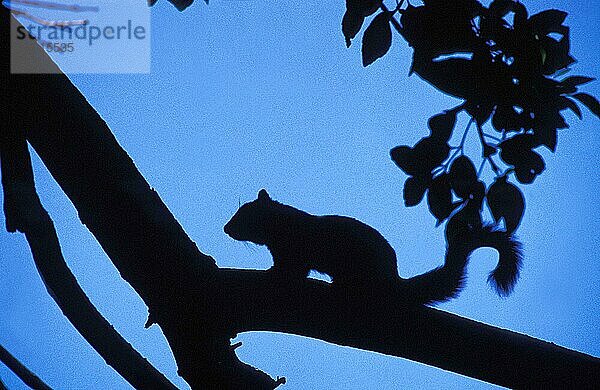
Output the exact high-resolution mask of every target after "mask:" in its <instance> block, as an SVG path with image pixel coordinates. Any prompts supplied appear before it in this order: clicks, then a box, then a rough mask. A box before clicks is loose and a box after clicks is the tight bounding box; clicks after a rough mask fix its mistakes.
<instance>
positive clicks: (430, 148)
mask: <svg viewBox="0 0 600 390" xmlns="http://www.w3.org/2000/svg"><path fill="white" fill-rule="evenodd" d="M413 152H414V158H415V162H416V164H417V170H418V172H420V174H426V173H429V172H431V170H432V169H433V168H435V167H437V166H439V165H440V164H441V163H442V162H443V161H444V160H445V159H446V157H448V153H450V147H449V146H448V144H447V143H445V142H442V141H440V140H438V139H436V138H433V137H425V138H421V140H420V141H419V142H417V144H416V145H415V147H414V148H413Z"/></svg>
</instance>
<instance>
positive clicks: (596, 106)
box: [573, 92, 600, 118]
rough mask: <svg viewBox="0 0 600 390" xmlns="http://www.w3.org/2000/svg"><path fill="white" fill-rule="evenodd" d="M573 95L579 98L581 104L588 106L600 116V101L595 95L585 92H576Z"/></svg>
mask: <svg viewBox="0 0 600 390" xmlns="http://www.w3.org/2000/svg"><path fill="white" fill-rule="evenodd" d="M573 97H574V98H575V99H577V100H579V101H580V102H581V104H583V105H584V106H586V107H587V108H588V110H590V111H591V112H592V113H593V114H594V115H596V116H597V117H598V118H600V103H598V100H597V99H596V98H595V97H593V96H592V95H589V94H587V93H583V92H580V93H576V94H575V95H573Z"/></svg>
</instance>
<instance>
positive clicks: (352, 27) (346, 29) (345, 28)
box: [342, 10, 365, 47]
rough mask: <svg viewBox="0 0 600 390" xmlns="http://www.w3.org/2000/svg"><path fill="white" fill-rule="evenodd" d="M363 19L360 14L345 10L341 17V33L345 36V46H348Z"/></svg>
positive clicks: (360, 26)
mask: <svg viewBox="0 0 600 390" xmlns="http://www.w3.org/2000/svg"><path fill="white" fill-rule="evenodd" d="M364 21H365V17H364V16H362V15H361V14H358V13H355V12H352V11H350V10H347V11H346V13H345V14H344V18H343V19H342V33H343V34H344V37H345V38H346V47H350V44H351V43H352V39H354V37H356V34H358V32H359V31H360V29H361V28H362V25H363V23H364Z"/></svg>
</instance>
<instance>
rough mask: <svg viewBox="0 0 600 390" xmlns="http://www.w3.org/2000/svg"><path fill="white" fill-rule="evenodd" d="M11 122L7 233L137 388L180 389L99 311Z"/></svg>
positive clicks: (6, 157)
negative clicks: (22, 242) (71, 262)
mask: <svg viewBox="0 0 600 390" xmlns="http://www.w3.org/2000/svg"><path fill="white" fill-rule="evenodd" d="M16 128H18V123H9V124H8V126H7V129H6V130H5V132H4V133H3V135H2V138H1V141H2V142H1V143H0V162H1V169H2V187H3V190H4V214H5V216H6V228H7V230H8V231H9V232H15V231H20V232H22V233H24V234H25V237H26V239H27V242H28V243H29V247H30V248H31V253H32V254H33V259H34V261H35V265H36V267H37V269H38V271H39V273H40V276H41V277H42V280H43V282H44V284H45V286H46V289H47V290H48V293H49V294H50V296H52V298H53V299H54V300H55V301H56V303H57V304H58V306H59V307H60V309H61V310H62V312H63V314H64V315H65V316H66V317H67V318H68V319H69V321H70V322H71V323H72V324H73V326H75V328H76V329H77V331H78V332H79V333H80V334H81V335H82V336H83V338H84V339H85V340H86V341H87V342H88V343H89V344H90V345H91V346H92V347H93V348H94V349H95V350H96V351H97V352H98V353H99V354H100V356H102V357H103V358H104V360H105V361H106V362H107V363H108V364H109V365H110V366H111V367H113V368H114V369H115V370H116V371H117V372H118V373H119V374H121V376H123V378H125V380H127V381H128V382H129V383H130V384H131V385H132V386H134V387H136V388H149V387H152V388H159V389H176V387H175V386H174V385H173V384H172V383H171V382H170V381H169V380H168V379H167V378H166V377H165V376H164V375H162V374H161V373H160V372H159V371H158V370H157V369H155V368H154V367H153V366H152V365H151V364H150V363H148V361H147V360H146V359H144V357H143V356H142V355H140V354H139V353H138V352H137V351H136V350H135V349H134V348H133V347H132V346H131V345H130V344H129V343H128V342H127V340H125V339H124V338H123V337H122V336H121V335H120V334H119V333H118V332H117V331H116V330H115V329H114V328H113V327H112V325H111V324H110V323H109V322H108V321H107V320H106V319H105V318H104V317H103V316H102V315H101V314H100V313H99V312H98V310H96V308H95V307H94V305H93V304H92V302H90V300H89V299H88V297H87V296H86V294H85V292H84V291H83V290H82V289H81V287H80V286H79V284H78V283H77V280H76V279H75V276H74V275H73V274H72V273H71V271H70V269H69V267H68V266H67V263H66V262H65V260H64V258H63V255H62V252H61V249H60V244H59V241H58V236H57V235H56V230H55V229H54V224H53V222H52V219H51V218H50V216H49V215H48V213H47V212H46V210H45V209H44V208H43V206H42V204H41V202H40V199H39V197H38V196H37V193H36V191H35V185H34V179H33V170H32V167H31V160H30V158H29V151H28V150H27V143H26V141H25V137H24V135H23V134H19V132H18V131H15V129H16Z"/></svg>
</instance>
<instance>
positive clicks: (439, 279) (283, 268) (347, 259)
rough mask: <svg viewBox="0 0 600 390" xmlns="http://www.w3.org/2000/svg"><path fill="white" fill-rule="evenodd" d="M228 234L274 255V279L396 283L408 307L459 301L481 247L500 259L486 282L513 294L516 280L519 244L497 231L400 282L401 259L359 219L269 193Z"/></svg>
mask: <svg viewBox="0 0 600 390" xmlns="http://www.w3.org/2000/svg"><path fill="white" fill-rule="evenodd" d="M224 231H225V233H226V234H228V235H229V236H230V237H231V238H233V239H235V240H238V241H249V242H252V243H255V244H258V245H264V246H266V247H267V248H268V249H269V251H270V252H271V255H272V256H273V267H272V268H271V270H270V271H271V272H273V273H276V274H278V275H280V276H281V277H287V278H306V277H307V276H308V273H309V271H310V270H315V271H318V272H321V273H325V274H327V275H329V276H330V277H331V279H332V284H333V285H336V286H345V287H349V288H351V287H353V286H373V287H381V286H383V285H389V284H390V283H393V285H394V286H396V287H397V288H401V289H402V292H403V296H405V297H406V300H407V301H410V302H412V303H415V304H430V303H435V302H442V301H446V300H448V299H450V298H453V297H455V296H456V295H457V294H458V293H459V292H460V290H461V288H462V286H463V284H464V278H465V268H466V265H467V262H468V258H469V255H470V253H471V252H472V251H474V250H475V249H477V248H480V247H484V246H487V247H492V248H494V249H496V250H497V251H498V253H499V261H498V265H497V266H496V268H495V269H494V270H493V271H492V272H491V273H490V277H489V278H488V280H489V281H490V282H491V284H492V285H493V286H494V287H495V288H496V291H497V292H498V294H500V295H508V294H509V293H510V292H511V291H512V289H513V287H514V284H515V282H516V280H517V278H518V273H519V268H520V264H521V256H522V255H521V247H520V243H519V242H518V241H517V240H516V239H515V238H514V237H513V236H512V235H510V234H507V233H506V232H503V231H500V230H498V229H496V228H495V227H494V226H492V225H482V226H480V227H472V226H464V227H463V229H462V230H461V234H455V235H453V238H452V239H450V242H449V243H448V245H447V248H446V257H445V262H444V265H442V266H440V267H438V268H435V269H433V270H431V271H429V272H426V273H424V274H421V275H418V276H415V277H412V278H408V279H404V278H401V277H400V276H399V275H398V269H397V262H396V252H395V251H394V249H393V248H392V247H391V245H390V244H389V243H388V242H387V240H386V239H385V238H384V237H383V236H382V235H381V234H380V233H379V232H378V231H377V230H375V229H374V228H372V227H370V226H369V225H367V224H365V223H363V222H360V221H358V220H356V219H354V218H350V217H343V216H338V215H324V216H317V215H312V214H309V213H307V212H304V211H302V210H298V209H296V208H294V207H292V206H288V205H285V204H282V203H279V202H277V201H274V200H273V199H271V197H270V196H269V194H268V193H267V191H266V190H264V189H263V190H260V192H259V193H258V198H257V199H256V200H254V201H252V202H248V203H245V204H243V205H242V206H241V207H240V208H239V209H238V211H237V212H236V213H235V215H234V216H233V217H232V218H231V219H230V220H229V222H227V224H226V225H225V227H224Z"/></svg>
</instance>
